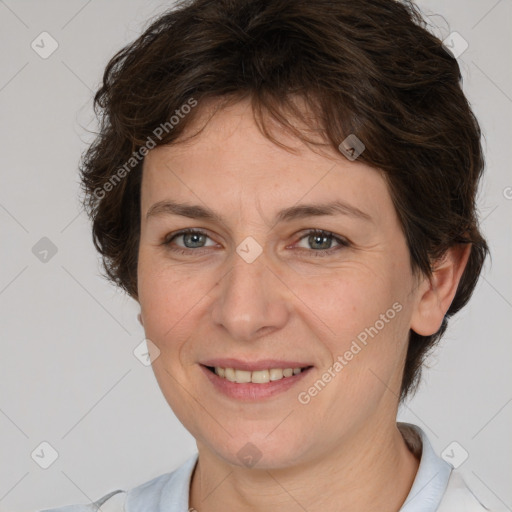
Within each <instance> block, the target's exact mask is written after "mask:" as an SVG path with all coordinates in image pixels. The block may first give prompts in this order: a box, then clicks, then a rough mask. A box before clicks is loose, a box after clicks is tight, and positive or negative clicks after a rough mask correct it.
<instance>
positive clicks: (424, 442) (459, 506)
mask: <svg viewBox="0 0 512 512" xmlns="http://www.w3.org/2000/svg"><path fill="white" fill-rule="evenodd" d="M398 427H399V428H400V431H401V432H402V435H403V436H404V439H405V441H406V442H407V444H408V445H409V448H410V449H411V450H412V451H413V453H416V454H418V456H420V454H421V459H420V465H419V468H418V472H417V474H416V477H415V479H414V482H413V485H412V487H411V490H410V491H409V494H408V496H407V499H406V500H405V502H404V504H403V505H402V507H401V508H400V511H399V512H484V511H487V510H488V509H487V508H485V507H484V506H483V505H482V503H480V501H478V499H477V498H476V497H475V496H474V494H473V493H472V492H471V490H470V489H469V488H468V486H467V485H466V483H465V482H464V480H463V478H462V477H461V475H460V474H459V472H458V471H457V470H456V469H454V468H453V467H452V466H451V465H450V464H449V463H448V462H446V461H444V460H443V459H441V458H440V457H439V456H438V455H437V454H436V453H435V452H434V450H433V448H432V446H431V444H430V442H429V440H428V438H427V435H426V434H425V432H424V431H423V430H422V429H421V428H419V427H418V426H416V425H411V424H410V423H398ZM197 458H198V453H195V454H194V455H192V456H191V457H189V458H188V459H187V460H186V461H185V462H184V463H183V464H182V465H181V466H180V467H179V468H178V469H176V470H175V471H173V472H171V473H165V474H163V475H160V476H158V477H156V478H153V479H152V480H149V481H148V482H146V483H143V484H141V485H139V486H137V487H134V488H132V489H131V490H128V491H123V490H116V491H113V492H110V493H108V494H107V495H105V496H103V497H102V498H100V499H99V500H97V501H95V502H94V503H90V504H88V505H67V506H64V507H59V508H53V509H47V510H42V511H40V512H97V510H98V507H101V511H102V512H189V501H188V497H189V489H190V480H191V476H192V473H193V471H194V468H195V465H196V462H197Z"/></svg>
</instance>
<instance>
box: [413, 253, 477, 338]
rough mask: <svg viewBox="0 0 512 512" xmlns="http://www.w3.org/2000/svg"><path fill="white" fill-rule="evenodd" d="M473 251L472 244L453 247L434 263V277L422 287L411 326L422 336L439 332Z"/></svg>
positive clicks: (423, 281)
mask: <svg viewBox="0 0 512 512" xmlns="http://www.w3.org/2000/svg"><path fill="white" fill-rule="evenodd" d="M470 253H471V244H457V245H454V246H452V247H450V248H449V249H448V250H447V251H446V253H445V254H444V255H443V257H442V258H441V259H440V260H439V261H438V262H436V263H435V264H434V269H433V272H432V276H431V277H430V278H428V277H426V276H425V277H424V278H423V280H422V281H421V283H420V285H419V286H418V290H417V293H418V298H417V302H416V306H415V309H414V311H413V315H412V318H411V329H412V330H413V331H414V332H416V333H417V334H420V335H421V336H430V335H432V334H434V333H436V332H437V331H438V330H439V329H440V327H441V324H442V322H443V318H444V316H445V315H446V312H447V311H448V309H449V308H450V305H451V303H452V301H453V299H454V297H455V294H456V292H457V287H458V285H459V282H460V279H461V277H462V273H463V272H464V269H465V268H466V264H467V262H468V259H469V255H470Z"/></svg>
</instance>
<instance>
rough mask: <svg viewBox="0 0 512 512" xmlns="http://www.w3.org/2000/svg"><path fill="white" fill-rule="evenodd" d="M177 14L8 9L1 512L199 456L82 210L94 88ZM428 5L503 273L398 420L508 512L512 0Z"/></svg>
mask: <svg viewBox="0 0 512 512" xmlns="http://www.w3.org/2000/svg"><path fill="white" fill-rule="evenodd" d="M170 5H171V4H170V3H165V2H156V1H142V0H130V1H126V0H123V1H121V0H116V1H106V0H92V1H91V0H89V1H82V0H72V1H69V0H68V1H66V2H65V1H45V2H41V1H36V0H31V1H15V0H5V1H0V45H1V46H0V48H1V50H0V56H1V60H0V112H1V117H0V119H1V127H0V140H1V149H2V151H1V155H0V161H1V165H0V169H1V170H0V172H1V187H0V226H1V244H0V255H1V265H0V315H1V319H2V321H1V331H0V339H1V358H0V372H1V382H2V384H1V389H2V394H1V398H0V429H1V430H0V432H1V437H0V445H1V456H0V510H1V511H7V510H9V511H12V510H16V511H20V512H21V511H28V510H35V509H38V508H46V507H50V506H57V505H63V504H67V503H80V502H81V503H86V502H88V501H89V500H95V499H98V498H99V497H100V496H102V495H103V494H106V493H107V492H109V491H110V490H113V489H117V488H122V489H127V488H130V487H132V486H135V485H137V484H139V483H142V482H145V481H146V480H149V479H150V478H153V477H155V476H157V475H159V474H162V473H165V472H169V471H172V470H173V469H175V468H176V467H177V466H178V465H180V464H181V463H182V462H183V461H184V460H185V459H186V458H187V457H188V456H190V455H191V454H192V453H193V452H194V451H195V442H194V439H193V438H192V437H191V436H190V434H189V433H188V432H187V431H186V430H185V429H184V428H183V426H182V425H181V424H180V423H179V421H178V420H177V419H176V418H175V416H174V414H173V413H172V411H171V410H170V408H169V407H168V405H167V403H166V402H165V400H164V398H163V396H162V395H161V392H160V389H159V388H158V385H157V383H156V380H155V378H154V376H153V373H152V370H151V368H150V367H145V366H144V365H142V364H141V363H140V362H139V360H138V359H136V358H135V357H134V355H133V350H134V348H135V347H136V346H137V345H139V343H140V342H141V341H142V340H143V338H144V333H143V330H142V328H141V326H140V325H139V324H138V322H137V320H136V315H137V313H138V308H137V305H136V304H135V303H134V302H133V301H132V300H130V299H128V298H126V297H125V296H124V295H122V294H121V293H119V292H117V291H116V290H115V289H114V288H113V287H112V286H111V285H110V284H108V283H107V282H106V281H104V280H103V279H102V278H100V277H99V264H98V263H99V260H98V256H97V254H96V253H95V250H94V248H93V244H92V241H91V235H90V228H89V224H88V221H87V218H86V216H85V214H84V213H83V212H80V210H79V202H78V199H77V193H78V176H77V162H78V159H79V157H80V154H81V152H82V151H83V150H84V149H85V147H86V143H87V142H88V141H90V140H91V135H90V134H88V133H87V130H86V127H88V129H89V130H91V129H94V128H95V122H94V120H93V117H92V110H91V98H92V91H93V90H95V89H96V87H97V86H98V84H99V81H100V78H101V75H102V72H103V69H104V67H105V65H106V63H107V61H108V59H109V58H110V57H111V56H112V55H113V54H114V52H115V51H117V50H118V49H120V48H121V46H122V45H124V44H125V43H127V42H129V41H131V40H133V39H134V38H136V37H137V36H138V35H139V33H140V31H141V28H142V26H143V24H144V23H145V21H146V20H147V19H148V18H149V17H152V16H155V15H157V14H158V13H160V12H162V11H163V10H164V9H165V8H167V7H169V6H170ZM420 5H421V6H422V8H423V10H424V12H425V13H427V14H429V15H431V17H430V20H431V22H432V23H433V24H435V25H436V27H437V28H435V30H436V31H437V34H438V35H439V36H442V38H444V37H446V36H448V34H450V33H451V32H452V31H457V32H459V33H460V34H461V35H462V36H463V38H464V39H465V40H467V42H468V43H469V47H468V49H467V50H466V51H465V52H464V53H463V54H462V55H461V56H460V58H459V61H460V62H461V65H462V70H463V75H464V89H465V91H466V93H467V95H468V97H469V99H470V101H471V102H472V104H473V107H474V111H475V113H476V115H477V117H478V118H479V120H480V122H481V125H482V127H483V131H484V134H485V147H486V153H487V164H488V166H487V175H486V178H485V181H484V183H483V187H482V191H481V195H480V199H479V208H480V212H481V216H482V219H483V229H484V232H485V234H486V236H487V237H488V239H489V243H490V246H491V250H492V253H493V262H492V266H491V265H490V262H488V264H487V265H486V270H485V274H484V277H483V278H482V279H481V281H480V283H479V285H478V288H477V290H476V292H475V295H474V297H473V299H472V301H471V303H470V305H469V306H468V307H467V308H466V309H465V310H464V311H463V312H461V313H460V314H459V315H458V316H457V317H456V318H454V319H452V321H451V325H450V329H449V332H448V333H447V335H446V336H445V338H444V341H443V342H442V344H441V346H440V348H439V350H438V351H437V352H436V355H435V356H434V357H433V358H431V359H430V361H429V362H430V366H431V369H430V370H429V371H427V372H425V377H424V382H423V385H422V387H421V389H420V391H419V393H418V394H417V396H416V397H415V398H414V399H413V400H412V401H411V402H410V403H409V404H408V406H407V407H405V408H403V410H402V412H401V413H400V418H401V419H402V420H405V421H410V422H413V423H416V424H418V425H420V426H421V427H423V428H424V429H425V430H426V431H427V433H428V434H429V436H430V439H431V441H432V444H433V445H434V447H435V449H436V450H437V452H438V453H441V452H442V451H443V450H444V448H445V447H447V446H448V445H449V444H450V443H451V442H452V441H457V442H458V443H459V444H460V445H461V447H463V449H465V450H466V451H467V452H468V453H469V457H468V459H467V460H466V461H465V462H464V463H463V464H462V465H461V470H463V471H464V474H465V475H466V477H467V479H468V481H469V482H470V484H471V485H472V486H473V487H474V488H475V489H476V490H478V492H479V493H480V494H481V495H482V496H483V498H484V499H485V502H486V503H488V504H490V505H491V506H494V508H495V510H501V509H502V510H512V486H511V485H510V483H511V482H510V475H511V474H512V441H511V435H510V426H511V420H512V404H511V401H512V386H511V382H512V377H511V372H510V361H511V355H512V348H511V343H510V321H509V319H510V316H511V314H512V286H511V272H510V261H511V260H510V253H511V250H510V249H511V238H512V237H511V232H510V222H509V220H510V218H511V214H512V199H510V197H511V196H512V189H510V188H507V187H512V176H511V174H510V171H509V169H510V167H509V166H510V161H511V156H512V155H511V147H512V143H511V135H512V133H511V129H510V128H511V127H510V118H511V110H512V99H511V98H512V71H511V66H510V50H511V48H512V41H511V39H512V38H511V32H512V31H511V21H512V1H511V0H500V1H496V0H470V1H468V0H457V1H453V0H452V1H450V2H446V1H441V0H435V1H434V0H429V1H422V2H420ZM43 31H47V32H49V33H50V34H51V36H52V37H53V38H54V39H55V40H56V41H57V42H58V45H59V46H58V49H57V50H56V51H55V53H53V54H52V55H51V56H50V57H49V58H47V59H42V58H41V57H40V56H39V55H38V54H37V53H36V52H35V51H34V50H33V49H32V48H31V42H32V41H33V40H34V39H36V37H37V36H38V35H39V34H40V33H41V32H43ZM507 197H508V199H507ZM42 237H48V238H49V239H50V240H51V241H52V242H53V244H55V246H56V247H57V253H56V254H55V255H54V256H53V257H51V258H49V261H47V262H46V263H43V262H41V261H40V260H39V259H38V258H36V256H35V255H34V254H33V252H32V248H33V246H34V245H35V244H36V243H37V242H38V241H39V240H40V239H41V238H42ZM507 262H508V263H507ZM43 441H46V442H48V443H50V444H51V445H52V446H53V447H54V448H55V450H57V452H58V454H59V456H58V459H57V460H56V461H55V462H54V463H53V464H52V465H51V466H50V467H49V468H48V469H46V470H45V469H42V468H41V467H39V466H38V465H37V464H36V463H35V462H34V460H33V459H32V458H31V453H32V452H33V451H34V450H35V449H36V448H37V447H38V446H39V445H40V443H41V442H43ZM456 450H459V452H457V453H456V454H457V456H460V453H462V452H460V450H461V449H460V448H458V447H457V448H456Z"/></svg>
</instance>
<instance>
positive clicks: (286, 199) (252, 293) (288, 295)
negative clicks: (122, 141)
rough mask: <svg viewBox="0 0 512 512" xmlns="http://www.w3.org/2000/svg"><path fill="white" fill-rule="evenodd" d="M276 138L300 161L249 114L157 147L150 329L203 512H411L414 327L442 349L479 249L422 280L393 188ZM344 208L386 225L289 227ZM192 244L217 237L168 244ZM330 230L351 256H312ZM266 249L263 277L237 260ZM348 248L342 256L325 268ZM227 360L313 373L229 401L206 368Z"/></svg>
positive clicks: (149, 191)
mask: <svg viewBox="0 0 512 512" xmlns="http://www.w3.org/2000/svg"><path fill="white" fill-rule="evenodd" d="M199 126H202V124H200V125H198V127H199ZM274 135H276V136H277V137H278V139H279V140H280V141H282V142H283V143H284V144H286V145H287V146H291V147H294V148H296V149H297V151H298V153H297V154H292V153H291V152H289V151H286V150H285V149H283V148H280V147H279V146H277V145H275V144H274V143H272V142H271V141H270V140H268V139H267V138H265V137H264V136H263V135H262V134H261V132H260V131H259V130H258V128H257V126H256V124H255V122H254V119H253V114H252V110H251V107H250V104H249V103H246V102H245V101H242V102H240V103H238V104H236V105H232V106H230V107H228V108H226V109H223V110H221V111H220V112H218V113H217V114H216V115H215V116H214V117H213V118H212V119H211V120H210V121H209V123H208V124H207V126H206V128H205V130H204V131H203V132H202V133H201V134H200V135H198V136H197V137H195V138H193V139H191V140H190V141H188V142H185V143H182V144H177V145H173V146H160V147H157V148H155V149H153V150H151V151H150V152H149V154H148V155H147V157H146V158H145V162H144V169H143V181H142V195H141V213H142V221H141V240H140V247H139V261H138V292H139V302H140V306H141V320H142V322H143V325H144V328H145V332H146V337H147V338H148V339H149V340H151V341H152V343H154V345H155V346H156V347H158V350H159V355H158V357H156V359H155V360H154V361H153V369H154V372H155V376H156V378H157V381H158V384H159V386H160V388H161V390H162V392H163V394H164V396H165V398H166V400H167V402H168V403H169V405H170V406H171V408H172V410H173V411H174V413H175V414H176V416H177V417H178V418H179V420H180V421H181V422H182V423H183V425H184V426H185V428H187V430H188V431H189V432H190V433H191V434H192V435H193V436H194V437H195V439H196V441H197V447H198V451H199V463H198V465H197V467H196V469H195V472H194V475H193V479H192V485H191V491H190V506H191V507H194V508H195V509H196V510H198V511H199V512H210V511H217V510H218V511H221V510H223V511H225V510H251V511H260V510H261V511H267V510H274V511H285V510H286V511H287V512H289V511H291V510H304V509H306V510H308V511H309V512H314V511H320V510H321V511H323V512H326V511H334V510H336V511H338V512H340V511H360V510H367V511H371V510H376V511H377V510H379V511H380V512H386V511H390V512H391V511H398V510H399V509H400V507H401V505H402V504H403V502H404V500H405V498H406V496H407V494H408V492H409V490H410V487H411V485H412V482H413V480H414V477H415V475H416V471H417V468H418V461H417V460H416V458H415V457H414V456H413V455H412V454H411V453H410V452H409V450H408V449H407V446H406V444H405V443H404V441H403V439H402V436H401V434H400V432H399V431H398V429H397V426H396V413H397V407H398V396H399V391H400V382H401V376H402V371H403V364H404V358H405V354H406V349H407V339H408V333H409V329H411V328H412V329H414V330H416V331H417V332H419V333H420V334H432V333H434V332H435V331H436V330H437V329H438V328H439V326H440V325H441V321H442V319H443V316H444V314H445V312H446V311H447V309H448V307H449V305H450V303H451V301H452V299H453V296H454V294H455V291H456V286H457V283H458V280H459V279H460V275H461V272H462V270H463V268H464V265H465V263H466V261H467V256H468V255H469V247H466V248H465V249H458V248H454V249H453V251H450V252H449V253H447V255H446V258H445V259H444V260H443V261H442V262H439V265H438V268H437V270H436V272H435V273H434V276H433V278H432V279H431V280H428V279H426V278H424V277H422V276H417V275H415V274H413V272H412V271H411V265H410V259H409V250H408V248H407V245H406V240H405V237H404V234H403V232H402V230H401V227H400V224H399V221H398V217H397V215H396V212H395V210H394V206H393V204H392V201H391V197H390V194H389V192H388V189H387V186H386V183H385V180H384V178H383V177H382V175H381V174H380V172H379V171H378V170H376V169H373V168H370V167H369V166H366V165H365V164H363V163H361V162H358V161H357V160H356V161H355V162H351V161H349V160H347V159H346V158H345V157H344V156H343V155H341V153H338V152H336V151H335V150H333V149H325V150H323V151H322V152H318V151H313V150H312V149H311V148H310V147H309V146H306V145H305V144H303V143H302V142H300V141H298V140H296V139H293V138H291V137H290V136H288V135H287V134H286V133H284V132H283V130H276V131H275V132H274ZM166 199H172V200H174V201H180V202H185V203H187V204H191V205H192V204H197V205H201V206H203V207H208V208H210V209H212V210H214V211H215V212H217V213H218V214H220V215H221V216H222V217H223V221H222V222H215V221H210V220H204V219H191V218H186V217H182V216H177V215H164V214H163V215H158V216H151V217H149V218H148V219H146V213H147V211H148V209H149V208H150V207H151V206H152V205H153V204H154V203H156V202H158V201H162V200H166ZM333 200H343V201H344V202H346V203H349V204H350V205H352V206H355V207H357V208H359V209H360V210H362V211H363V212H365V213H367V214H368V215H369V216H370V217H371V220H370V221H365V220H362V219H358V218H356V217H352V216H349V215H329V216H321V217H309V218H304V219H295V220H292V221H289V222H283V223H276V222H275V221H274V216H275V214H276V212H277V211H278V210H280V209H282V208H286V207H290V206H295V205H297V204H306V203H327V202H330V201H333ZM184 228H198V229H201V230H203V231H206V232H207V235H208V238H205V239H204V240H203V241H202V243H201V240H200V242H199V243H198V242H197V240H195V241H194V240H193V239H191V238H190V237H189V238H188V240H185V239H186V238H187V237H185V239H184V237H183V236H181V237H180V236H178V237H177V238H175V239H174V240H173V241H172V242H171V245H170V246H166V245H163V242H164V241H165V240H169V239H170V238H171V236H170V235H172V234H173V233H175V232H177V231H178V230H181V229H184ZM314 228H316V229H322V230H325V231H328V232H331V233H333V234H334V236H335V237H336V236H338V237H340V238H345V239H347V240H348V241H349V245H348V246H341V245H340V244H339V243H338V242H336V240H335V239H333V238H330V239H329V238H328V239H327V242H326V243H325V244H322V243H321V240H320V241H318V240H317V242H316V244H315V240H314V238H313V240H312V239H311V238H309V242H308V234H307V230H309V229H314ZM249 236H250V237H253V238H254V239H255V240H256V241H257V242H258V244H259V245H260V246H261V248H262V249H263V252H262V253H261V254H260V255H259V257H258V258H256V260H255V261H254V262H252V263H247V262H246V261H245V260H244V259H242V258H241V257H240V256H239V255H238V254H237V252H236V248H237V246H239V244H240V243H241V242H242V241H244V240H245V239H246V237H249ZM329 240H331V242H330V245H329ZM186 242H188V244H189V247H199V248H189V249H188V252H186V253H185V254H179V253H178V252H173V251H171V249H170V248H171V247H174V248H176V249H184V250H187V247H186V246H185V243H186ZM194 244H195V245H194ZM319 247H320V248H319ZM333 248H338V249H339V250H334V251H332V252H331V254H325V253H326V250H328V249H333ZM194 251H195V252H194ZM319 253H323V254H320V255H318V254H319ZM315 255H316V256H315ZM395 303H399V304H400V305H401V310H400V312H398V313H397V314H396V315H395V316H394V318H393V319H392V320H389V321H388V322H387V323H385V326H384V327H383V328H382V329H380V330H379V332H378V334H377V335H375V336H374V337H373V338H369V341H368V344H367V345H366V346H364V347H363V348H362V350H361V351H360V352H358V353H357V355H355V356H354V357H353V359H352V360H351V361H349V362H348V364H347V365H346V366H344V368H343V369H342V371H340V372H339V373H337V374H336V377H335V378H333V379H332V380H331V382H329V383H328V384H327V385H326V386H325V387H324V389H323V390H322V391H321V392H320V393H318V394H317V395H316V396H315V397H313V398H312V399H311V401H310V402H309V403H308V404H306V405H304V404H301V403H299V401H298V399H297V395H298V393H299V392H301V391H307V389H308V388H309V387H310V386H312V385H313V384H314V383H315V381H317V380H318V379H319V378H321V376H322V374H323V373H324V372H325V371H326V370H327V369H328V368H329V367H332V365H333V363H334V362H335V360H336V358H337V357H338V356H340V355H343V354H344V353H345V352H346V351H347V350H349V348H350V346H351V343H352V342H353V340H355V339H356V338H357V336H358V334H360V333H361V332H363V331H364V330H365V328H369V327H370V326H374V325H375V324H376V321H377V320H379V318H381V316H380V315H382V314H385V313H386V311H387V310H389V309H390V308H392V305H393V304H395ZM150 350H151V349H150ZM155 353H156V351H155ZM213 357H234V358H238V359H242V360H248V361H251V360H256V359H263V358H282V359H294V360H297V361H303V362H304V363H307V364H311V365H313V366H314V368H313V370H312V371H311V372H310V373H309V375H307V376H305V378H304V379H303V380H302V382H300V383H299V384H298V385H297V386H294V387H292V388H291V389H289V390H288V391H286V392H284V393H281V394H279V395H277V396H275V397H272V398H270V399H266V400H262V401H260V402H259V403H254V402H253V403H244V402H241V401H237V400H234V399H230V398H227V397H225V396H223V395H221V394H220V393H218V392H217V391H216V390H215V389H214V388H213V386H212V385H211V384H210V383H209V381H208V379H207V378H206V377H205V376H204V375H203V372H202V370H201V369H200V366H199V364H198V363H199V362H200V361H204V360H206V359H209V358H213ZM248 442H251V443H252V444H254V445H255V446H256V447H257V448H258V450H259V451H260V452H261V459H260V460H259V461H258V463H257V464H256V466H254V467H252V468H248V467H245V466H244V465H243V464H242V462H241V460H239V458H238V456H237V452H238V451H239V450H240V449H241V448H242V447H244V446H245V445H246V443H248Z"/></svg>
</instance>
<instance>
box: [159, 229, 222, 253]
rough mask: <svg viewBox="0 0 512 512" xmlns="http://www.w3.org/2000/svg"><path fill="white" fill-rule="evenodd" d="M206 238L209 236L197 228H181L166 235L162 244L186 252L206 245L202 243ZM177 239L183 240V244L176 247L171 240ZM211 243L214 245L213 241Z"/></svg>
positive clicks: (172, 249)
mask: <svg viewBox="0 0 512 512" xmlns="http://www.w3.org/2000/svg"><path fill="white" fill-rule="evenodd" d="M208 238H210V237H209V236H208V235H207V234H206V233H205V232H204V231H201V230H199V229H183V230H181V231H178V232H177V233H174V234H172V235H171V236H168V237H166V239H165V240H164V242H163V244H162V245H165V246H167V247H168V248H169V249H170V250H171V251H176V252H179V253H181V254H186V253H187V252H188V251H193V250H195V249H202V248H203V247H208V246H206V245H202V244H204V243H205V242H206V239H208ZM179 239H181V240H182V241H183V243H184V245H178V246H177V247H174V246H173V242H174V241H175V240H179ZM212 245H215V243H213V244H212ZM196 252H197V251H196Z"/></svg>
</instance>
